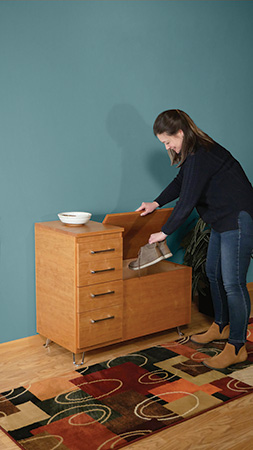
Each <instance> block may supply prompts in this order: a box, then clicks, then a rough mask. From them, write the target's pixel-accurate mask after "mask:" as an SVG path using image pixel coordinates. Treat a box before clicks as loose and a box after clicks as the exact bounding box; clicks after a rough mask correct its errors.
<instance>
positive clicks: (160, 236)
mask: <svg viewBox="0 0 253 450" xmlns="http://www.w3.org/2000/svg"><path fill="white" fill-rule="evenodd" d="M166 237H167V234H165V233H163V231H160V232H159V233H153V234H151V235H150V238H149V240H148V243H149V244H154V243H155V242H161V241H164V239H166Z"/></svg>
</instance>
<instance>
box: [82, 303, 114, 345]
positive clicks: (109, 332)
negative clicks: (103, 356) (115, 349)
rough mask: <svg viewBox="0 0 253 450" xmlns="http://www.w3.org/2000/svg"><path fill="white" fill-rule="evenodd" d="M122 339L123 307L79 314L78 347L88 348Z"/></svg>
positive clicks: (112, 307)
mask: <svg viewBox="0 0 253 450" xmlns="http://www.w3.org/2000/svg"><path fill="white" fill-rule="evenodd" d="M121 339H122V306H110V307H108V308H103V309H99V310H96V311H90V312H87V313H82V314H78V347H79V348H87V347H92V346H95V345H98V344H104V343H106V342H111V341H116V340H121Z"/></svg>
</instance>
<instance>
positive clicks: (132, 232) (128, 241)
mask: <svg viewBox="0 0 253 450" xmlns="http://www.w3.org/2000/svg"><path fill="white" fill-rule="evenodd" d="M172 211H173V208H163V209H157V210H156V211H154V212H153V213H152V214H148V215H147V216H141V215H140V212H127V213H115V214H107V215H106V216H105V218H104V220H103V224H107V225H115V226H119V227H123V228H124V232H123V259H131V258H137V256H138V252H139V250H140V247H142V246H143V245H145V244H147V243H148V239H149V236H150V235H151V234H152V233H157V232H159V231H161V228H162V226H163V225H164V224H165V223H166V221H167V220H168V218H169V216H170V215H171V213H172Z"/></svg>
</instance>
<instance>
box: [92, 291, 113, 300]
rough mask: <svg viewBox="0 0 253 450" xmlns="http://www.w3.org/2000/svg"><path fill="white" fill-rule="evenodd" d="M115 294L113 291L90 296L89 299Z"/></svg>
mask: <svg viewBox="0 0 253 450" xmlns="http://www.w3.org/2000/svg"><path fill="white" fill-rule="evenodd" d="M110 294H115V291H108V292H101V294H90V296H91V298H95V297H100V296H101V295H110Z"/></svg>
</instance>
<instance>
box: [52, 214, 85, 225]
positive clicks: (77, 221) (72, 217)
mask: <svg viewBox="0 0 253 450" xmlns="http://www.w3.org/2000/svg"><path fill="white" fill-rule="evenodd" d="M91 216H92V214H91V213H88V212H80V211H71V212H63V213H59V214H58V217H59V219H60V220H61V221H62V223H65V224H67V225H68V224H69V225H84V224H85V223H87V222H89V220H90V218H91Z"/></svg>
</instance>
